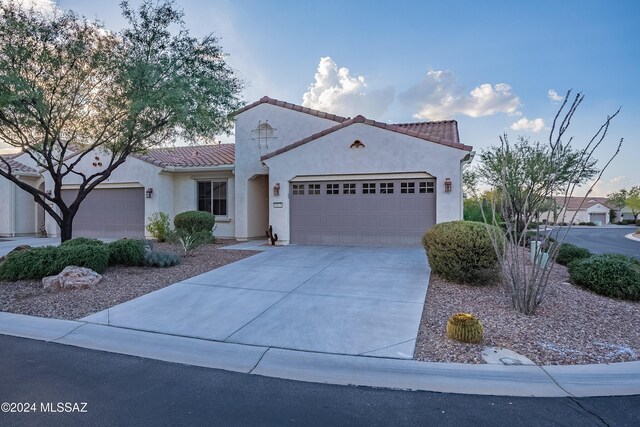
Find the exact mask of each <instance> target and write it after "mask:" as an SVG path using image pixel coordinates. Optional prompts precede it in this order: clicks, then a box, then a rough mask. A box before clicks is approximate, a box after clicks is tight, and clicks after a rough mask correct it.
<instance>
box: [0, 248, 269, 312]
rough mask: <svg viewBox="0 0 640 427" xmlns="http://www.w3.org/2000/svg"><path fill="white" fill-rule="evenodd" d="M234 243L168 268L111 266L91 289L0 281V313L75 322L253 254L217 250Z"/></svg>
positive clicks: (203, 251) (198, 250)
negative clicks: (47, 287)
mask: <svg viewBox="0 0 640 427" xmlns="http://www.w3.org/2000/svg"><path fill="white" fill-rule="evenodd" d="M232 243H236V242H235V241H234V240H228V241H224V240H222V241H219V242H218V243H216V244H215V245H203V246H200V247H198V248H196V249H195V250H193V251H192V252H191V253H189V255H187V256H183V257H182V263H181V264H180V265H178V266H175V267H169V268H151V267H124V266H112V267H109V268H108V269H107V271H106V272H105V274H104V275H103V278H102V281H100V283H98V284H97V285H96V286H95V287H94V288H92V289H80V290H67V291H59V292H51V291H45V290H44V289H42V282H41V281H19V282H2V281H0V311H8V312H11V313H19V314H28V315H32V316H40V317H53V318H57V319H79V318H82V317H85V316H88V315H90V314H93V313H96V312H98V311H101V310H104V309H107V308H109V307H113V306H114V305H117V304H120V303H123V302H125V301H129V300H131V299H134V298H137V297H139V296H142V295H144V294H148V293H149V292H153V291H156V290H158V289H160V288H164V287H165V286H169V285H172V284H174V283H176V282H179V281H182V280H185V279H187V278H189V277H193V276H196V275H198V274H202V273H205V272H207V271H210V270H213V269H214V268H218V267H222V266H223V265H226V264H230V263H232V262H235V261H238V260H240V259H243V258H246V257H248V256H251V255H255V254H257V253H258V252H256V251H236V250H229V249H224V250H222V249H220V248H221V247H222V246H225V245H227V244H232ZM155 250H157V251H162V252H173V253H180V254H181V253H182V252H181V249H180V248H179V247H178V246H177V245H172V244H168V243H156V244H155Z"/></svg>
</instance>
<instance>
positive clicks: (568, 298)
mask: <svg viewBox="0 0 640 427" xmlns="http://www.w3.org/2000/svg"><path fill="white" fill-rule="evenodd" d="M567 278H568V274H567V270H566V268H565V267H562V266H558V265H556V266H555V267H554V271H553V272H552V278H551V281H552V282H553V284H551V285H550V286H549V288H548V289H547V291H548V295H547V297H546V300H545V301H544V302H543V304H542V305H541V306H540V308H539V309H538V312H537V314H536V315H534V316H526V315H523V314H519V313H517V312H516V311H515V310H514V309H513V308H512V306H511V299H510V296H509V294H508V292H507V291H506V290H505V289H503V288H502V287H501V286H499V285H493V286H488V287H474V286H466V285H459V284H456V283H451V282H448V281H446V280H444V279H442V278H440V277H438V276H436V275H434V274H432V275H431V281H430V283H429V291H428V292H427V298H426V302H425V306H424V312H423V314H422V321H421V325H420V332H419V333H418V339H417V342H416V351H415V355H414V357H415V358H416V359H419V360H425V361H432V362H460V363H484V360H483V358H482V352H483V350H484V348H485V347H487V346H490V347H500V348H505V349H509V350H512V351H514V352H516V353H518V354H520V355H523V356H524V357H526V358H528V359H530V360H532V361H533V362H534V363H536V364H538V365H564V364H569V365H582V364H590V363H613V362H628V361H636V360H640V328H638V327H637V324H636V323H637V319H640V303H638V302H632V301H623V300H616V299H612V298H607V297H604V296H602V295H597V294H595V293H593V292H590V291H587V290H585V289H583V288H580V287H578V286H575V285H573V284H571V283H568V282H567V281H566V280H567ZM461 311H462V312H468V313H472V314H474V315H476V316H477V317H478V319H480V321H481V322H482V324H483V325H484V333H485V339H484V341H483V342H482V343H480V344H464V343H460V342H457V341H453V340H450V339H449V338H447V337H446V336H445V325H446V322H447V319H448V318H449V316H451V315H452V314H453V313H457V312H461Z"/></svg>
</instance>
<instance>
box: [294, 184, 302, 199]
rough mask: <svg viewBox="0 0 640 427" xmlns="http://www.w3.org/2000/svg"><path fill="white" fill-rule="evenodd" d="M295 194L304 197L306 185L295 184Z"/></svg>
mask: <svg viewBox="0 0 640 427" xmlns="http://www.w3.org/2000/svg"><path fill="white" fill-rule="evenodd" d="M292 191H293V194H294V195H295V196H303V195H304V184H293V190H292Z"/></svg>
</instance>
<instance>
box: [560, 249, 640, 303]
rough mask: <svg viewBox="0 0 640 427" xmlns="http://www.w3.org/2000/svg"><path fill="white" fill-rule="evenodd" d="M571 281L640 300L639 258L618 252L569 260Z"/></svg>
mask: <svg viewBox="0 0 640 427" xmlns="http://www.w3.org/2000/svg"><path fill="white" fill-rule="evenodd" d="M569 275H570V276H571V281H572V282H573V283H575V284H576V285H579V286H583V287H585V288H587V289H590V290H592V291H593V292H595V293H598V294H601V295H606V296H610V297H614V298H621V299H628V300H633V301H638V300H640V261H638V260H637V259H635V258H631V257H628V256H624V255H618V254H604V255H594V256H592V257H589V258H583V259H577V260H575V261H573V262H571V263H570V264H569Z"/></svg>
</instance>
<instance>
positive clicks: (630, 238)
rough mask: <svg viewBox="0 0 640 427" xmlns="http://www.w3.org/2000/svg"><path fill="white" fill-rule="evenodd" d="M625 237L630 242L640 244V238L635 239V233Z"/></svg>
mask: <svg viewBox="0 0 640 427" xmlns="http://www.w3.org/2000/svg"><path fill="white" fill-rule="evenodd" d="M624 237H626V238H627V239H629V240H635V241H636V242H640V238H637V237H635V236H634V235H633V233H629V234H626V235H625V236H624Z"/></svg>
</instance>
